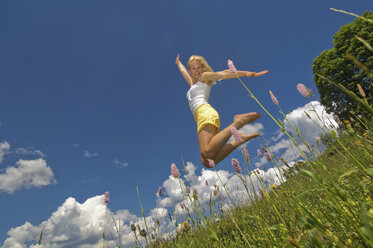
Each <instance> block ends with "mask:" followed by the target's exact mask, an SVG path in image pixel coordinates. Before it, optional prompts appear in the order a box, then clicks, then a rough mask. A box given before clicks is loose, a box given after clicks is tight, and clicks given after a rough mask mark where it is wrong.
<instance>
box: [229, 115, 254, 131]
mask: <svg viewBox="0 0 373 248" xmlns="http://www.w3.org/2000/svg"><path fill="white" fill-rule="evenodd" d="M260 117H261V115H260V114H259V113H256V112H252V113H246V114H241V115H235V116H234V120H233V126H235V127H236V128H237V129H240V128H241V127H243V126H245V125H246V124H249V123H251V122H253V121H255V120H257V119H258V118H260Z"/></svg>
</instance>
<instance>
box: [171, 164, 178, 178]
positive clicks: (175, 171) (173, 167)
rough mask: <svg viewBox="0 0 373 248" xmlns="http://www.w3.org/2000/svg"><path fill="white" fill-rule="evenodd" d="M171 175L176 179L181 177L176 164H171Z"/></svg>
mask: <svg viewBox="0 0 373 248" xmlns="http://www.w3.org/2000/svg"><path fill="white" fill-rule="evenodd" d="M171 175H172V176H173V177H175V178H178V177H179V176H180V173H179V170H178V169H177V167H176V164H174V163H172V164H171Z"/></svg>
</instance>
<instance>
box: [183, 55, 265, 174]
mask: <svg viewBox="0 0 373 248" xmlns="http://www.w3.org/2000/svg"><path fill="white" fill-rule="evenodd" d="M176 64H177V65H178V67H179V70H180V73H181V75H183V77H184V79H185V81H186V82H187V83H188V84H189V86H190V89H189V90H188V92H187V99H188V101H189V107H190V110H191V111H192V114H193V115H194V120H195V121H196V123H197V134H198V143H199V150H200V153H201V161H202V164H203V165H204V166H205V167H207V168H212V167H214V166H215V165H216V164H218V163H219V162H220V161H222V160H223V159H224V158H226V157H227V156H228V155H229V154H230V153H231V152H232V151H233V150H234V149H235V148H237V147H238V146H239V145H241V144H243V143H245V142H247V141H248V140H250V139H253V138H255V137H258V136H259V135H260V134H259V133H251V134H239V135H240V139H241V141H240V142H231V143H227V141H228V140H229V138H230V137H231V136H232V132H231V129H232V127H234V128H236V129H237V130H238V129H240V128H241V127H243V126H244V125H246V124H248V123H251V122H253V121H255V120H256V119H258V118H259V117H260V114H259V113H255V112H252V113H246V114H241V115H236V116H234V119H233V123H232V124H230V125H229V126H228V127H226V128H225V129H223V130H222V131H220V119H219V114H218V112H216V110H215V109H214V108H213V107H211V105H210V104H209V103H208V99H209V97H210V90H211V87H212V85H213V84H215V82H216V81H217V80H221V79H230V78H236V75H234V74H232V73H231V72H230V71H229V70H224V71H218V72H214V71H213V70H212V69H211V67H210V66H209V65H208V64H207V62H206V60H205V59H204V58H203V57H201V56H197V55H193V56H191V57H190V58H189V61H188V69H186V68H185V66H184V65H183V64H182V63H181V62H180V59H179V55H177V57H176ZM266 73H268V71H267V70H265V71H262V72H258V73H256V72H249V71H236V74H237V75H238V76H239V77H257V76H261V75H264V74H266Z"/></svg>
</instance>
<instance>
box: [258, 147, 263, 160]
mask: <svg viewBox="0 0 373 248" xmlns="http://www.w3.org/2000/svg"><path fill="white" fill-rule="evenodd" d="M257 153H258V157H260V158H261V157H263V154H262V152H261V151H260V150H259V149H258V151H257Z"/></svg>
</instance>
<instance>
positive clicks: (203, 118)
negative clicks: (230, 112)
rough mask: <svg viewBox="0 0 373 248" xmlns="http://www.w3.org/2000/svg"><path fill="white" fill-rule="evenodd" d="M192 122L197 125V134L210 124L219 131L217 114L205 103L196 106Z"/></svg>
mask: <svg viewBox="0 0 373 248" xmlns="http://www.w3.org/2000/svg"><path fill="white" fill-rule="evenodd" d="M194 120H195V121H196V123H197V134H198V133H199V132H200V131H201V130H202V129H203V128H204V127H205V126H206V125H207V124H212V125H214V126H215V127H216V128H217V129H218V132H219V131H220V118H219V114H218V112H216V110H215V109H214V108H213V107H211V105H210V104H208V103H205V104H202V105H201V106H198V108H197V109H196V111H195V112H194Z"/></svg>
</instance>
